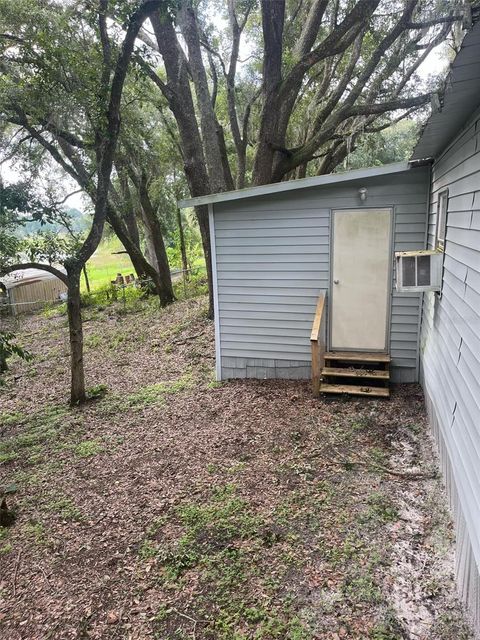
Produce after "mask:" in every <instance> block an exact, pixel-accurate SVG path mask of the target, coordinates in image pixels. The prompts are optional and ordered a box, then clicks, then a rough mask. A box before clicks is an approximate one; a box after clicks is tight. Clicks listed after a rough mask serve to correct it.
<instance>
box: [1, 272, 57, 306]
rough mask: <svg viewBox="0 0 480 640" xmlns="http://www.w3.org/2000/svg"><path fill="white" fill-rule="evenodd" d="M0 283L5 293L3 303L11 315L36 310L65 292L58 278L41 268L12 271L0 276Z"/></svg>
mask: <svg viewBox="0 0 480 640" xmlns="http://www.w3.org/2000/svg"><path fill="white" fill-rule="evenodd" d="M0 283H1V284H3V287H2V289H5V294H6V295H5V296H4V298H5V300H4V304H5V305H6V306H7V308H8V310H9V312H10V313H11V314H12V315H18V314H21V313H31V312H32V311H37V310H38V309H41V308H42V307H44V306H45V304H47V303H51V302H57V301H59V300H60V299H61V298H63V297H65V296H66V294H67V287H66V285H65V284H64V283H63V282H62V281H61V280H60V279H59V278H57V277H56V276H54V275H53V274H51V273H48V272H47V271H43V270H41V269H23V270H21V271H12V272H11V273H9V274H8V275H6V276H3V277H2V278H0Z"/></svg>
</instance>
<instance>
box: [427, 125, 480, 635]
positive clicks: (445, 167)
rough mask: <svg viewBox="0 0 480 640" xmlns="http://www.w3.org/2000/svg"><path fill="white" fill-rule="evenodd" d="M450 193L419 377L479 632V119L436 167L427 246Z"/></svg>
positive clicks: (462, 580)
mask: <svg viewBox="0 0 480 640" xmlns="http://www.w3.org/2000/svg"><path fill="white" fill-rule="evenodd" d="M445 188H448V190H449V199H448V216H447V234H446V245H445V256H444V273H443V288H442V294H441V296H439V295H437V294H430V293H429V294H425V297H424V305H423V321H422V332H421V374H422V382H423V386H424V389H425V395H426V400H427V407H428V411H429V415H430V420H431V423H432V426H433V429H434V433H435V437H436V439H437V443H438V446H439V451H440V458H441V462H442V467H443V471H444V475H445V481H446V485H447V489H448V493H449V496H450V501H451V505H452V508H453V511H454V514H455V520H456V530H457V541H458V544H457V574H458V582H459V585H460V589H461V592H462V595H463V597H464V599H465V600H466V601H467V602H468V603H469V605H470V608H471V611H472V612H473V615H474V617H475V618H476V622H477V624H478V625H479V627H480V573H479V567H480V114H479V113H477V114H476V116H475V117H474V118H473V120H472V121H471V122H470V123H469V124H468V125H467V126H466V127H465V128H464V129H463V130H462V131H461V132H460V133H459V135H458V136H457V137H456V139H455V140H454V141H453V143H452V144H451V145H450V147H449V148H448V149H447V150H446V152H444V153H443V155H442V156H441V157H440V158H439V159H438V160H437V161H436V163H435V165H434V167H433V173H432V195H431V205H430V216H429V226H428V244H429V246H430V247H432V248H433V246H434V239H435V226H436V211H437V201H438V195H439V192H441V191H442V190H443V189H445Z"/></svg>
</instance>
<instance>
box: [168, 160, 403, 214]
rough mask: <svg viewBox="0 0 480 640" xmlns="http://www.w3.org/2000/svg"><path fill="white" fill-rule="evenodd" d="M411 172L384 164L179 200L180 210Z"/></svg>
mask: <svg viewBox="0 0 480 640" xmlns="http://www.w3.org/2000/svg"><path fill="white" fill-rule="evenodd" d="M409 170H412V168H411V167H410V165H409V163H408V162H395V163H393V164H386V165H383V166H381V167H368V168H366V169H354V170H352V171H345V172H344V173H330V174H328V175H324V176H314V177H312V178H302V179H300V180H289V181H287V182H275V183H273V184H266V185H262V186H260V187H249V188H247V189H238V190H237V191H223V192H220V193H212V194H209V195H205V196H198V197H196V198H189V199H185V200H179V201H178V206H179V207H180V209H186V208H188V207H196V206H201V205H206V204H216V203H217V202H227V201H230V200H243V199H244V198H253V197H255V196H264V195H268V194H271V193H282V192H284V191H296V190H297V189H308V188H310V187H319V186H322V185H330V184H337V183H339V182H350V181H352V180H363V179H367V178H373V177H375V176H382V175H388V174H391V173H392V174H393V173H401V172H403V171H409Z"/></svg>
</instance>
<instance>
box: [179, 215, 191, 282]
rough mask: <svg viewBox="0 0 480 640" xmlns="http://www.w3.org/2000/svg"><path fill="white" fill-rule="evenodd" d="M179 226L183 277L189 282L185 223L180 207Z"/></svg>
mask: <svg viewBox="0 0 480 640" xmlns="http://www.w3.org/2000/svg"><path fill="white" fill-rule="evenodd" d="M177 224H178V237H179V240H180V253H181V256H182V269H183V274H184V275H183V277H184V278H185V280H188V278H189V273H188V258H187V247H186V246H185V234H184V232H183V222H182V212H181V210H180V208H179V207H177Z"/></svg>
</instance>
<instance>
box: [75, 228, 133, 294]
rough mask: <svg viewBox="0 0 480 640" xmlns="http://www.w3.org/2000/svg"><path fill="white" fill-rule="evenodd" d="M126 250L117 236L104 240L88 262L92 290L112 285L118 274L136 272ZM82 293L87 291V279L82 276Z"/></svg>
mask: <svg viewBox="0 0 480 640" xmlns="http://www.w3.org/2000/svg"><path fill="white" fill-rule="evenodd" d="M120 251H124V248H123V246H122V244H121V242H120V240H118V238H116V237H115V236H113V237H111V238H108V239H106V240H103V241H102V242H101V244H100V245H99V247H98V248H97V250H96V251H95V253H94V254H93V256H92V257H91V258H90V260H89V261H88V262H87V274H88V280H89V282H90V288H91V289H92V290H95V289H98V288H100V287H103V286H105V285H108V284H110V282H111V281H112V280H115V278H116V276H117V273H121V274H122V275H124V276H125V275H127V274H129V273H132V272H133V271H134V269H133V265H132V262H131V260H130V258H129V256H128V254H126V253H119V252H120ZM81 286H82V291H86V285H85V278H84V276H83V274H82V279H81Z"/></svg>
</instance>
